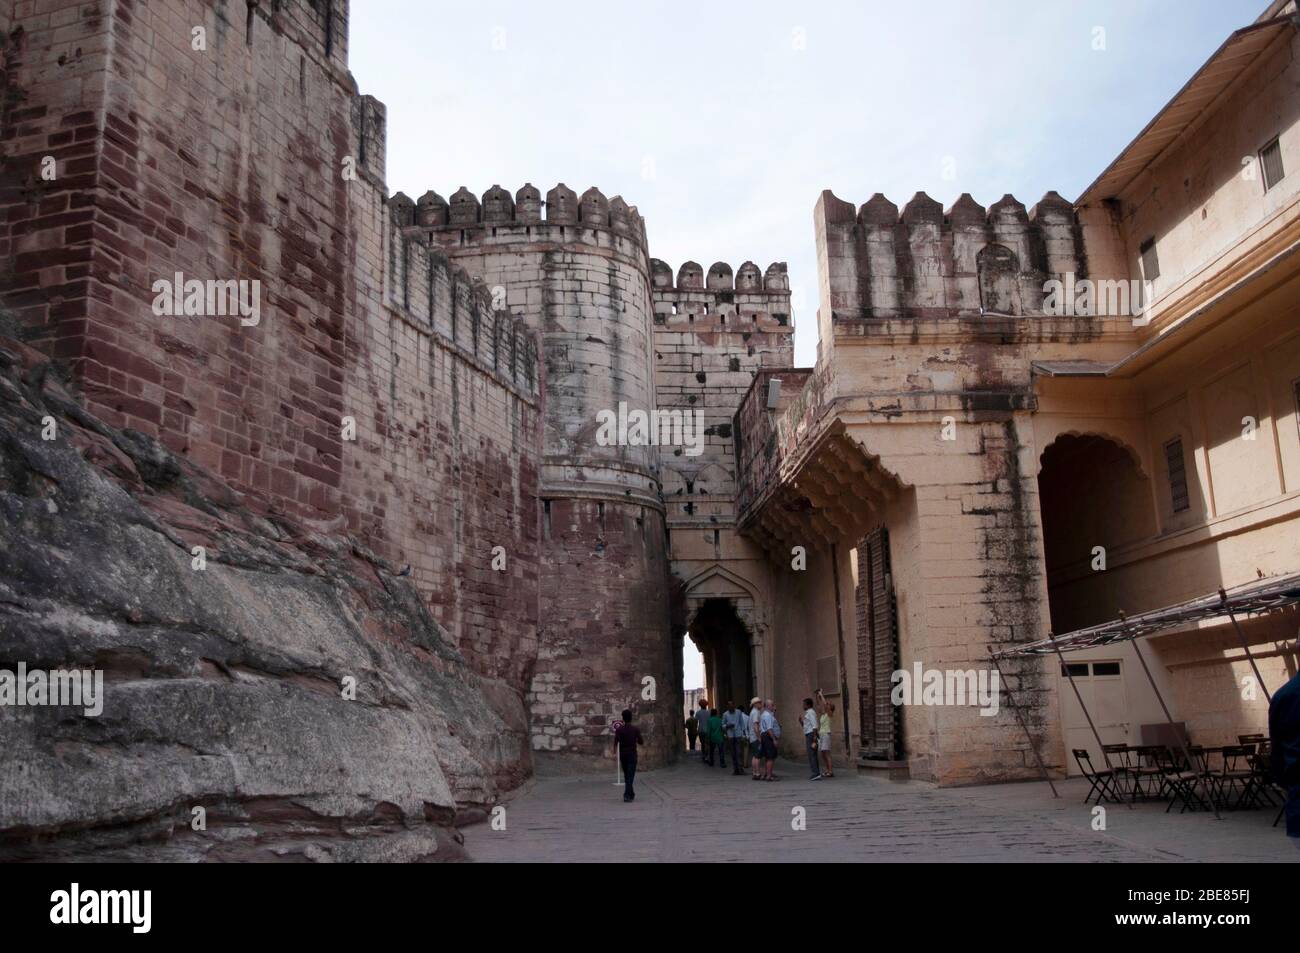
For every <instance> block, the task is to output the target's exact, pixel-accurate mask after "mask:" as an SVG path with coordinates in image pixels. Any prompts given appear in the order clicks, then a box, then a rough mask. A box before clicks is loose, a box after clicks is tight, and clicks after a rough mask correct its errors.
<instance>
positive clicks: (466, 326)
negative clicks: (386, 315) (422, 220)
mask: <svg viewBox="0 0 1300 953" xmlns="http://www.w3.org/2000/svg"><path fill="white" fill-rule="evenodd" d="M410 204H411V203H410V199H408V198H406V196H404V195H402V194H401V193H398V194H397V195H395V196H393V198H392V199H391V200H390V201H389V210H390V215H391V219H392V220H391V224H390V227H389V229H388V239H389V240H388V258H387V262H386V266H387V267H386V271H387V275H388V280H387V281H386V282H385V288H386V292H385V295H386V299H387V304H388V305H389V307H391V308H395V309H397V310H399V311H401V312H402V313H403V314H404V315H405V316H406V318H407V319H408V320H410V321H412V322H413V323H415V324H416V325H418V326H420V327H423V328H425V329H426V330H428V331H429V332H431V333H432V334H434V335H436V336H437V337H439V338H441V339H442V340H443V341H445V342H446V343H447V344H448V345H449V346H450V347H451V348H453V349H454V350H455V351H456V352H457V353H459V354H461V355H463V356H464V357H465V358H467V359H469V360H471V361H473V362H474V363H476V364H478V365H479V366H481V367H483V368H484V369H487V370H490V371H491V372H492V373H493V374H494V375H495V376H496V377H497V378H498V379H499V380H501V381H502V382H503V383H506V384H508V385H509V386H511V387H512V388H513V389H515V390H517V391H519V392H521V393H522V394H524V395H525V396H527V397H529V398H534V397H536V396H537V395H538V393H539V391H540V375H539V372H538V353H537V342H536V338H535V336H534V334H533V332H532V330H531V329H530V328H529V327H528V325H527V323H526V322H525V321H524V320H523V319H522V318H521V317H519V316H517V315H515V314H512V313H511V312H510V311H509V310H508V309H506V308H505V307H504V306H503V305H502V303H501V302H499V301H496V300H494V298H493V294H492V291H491V289H489V288H488V286H487V285H486V284H485V283H484V282H483V281H482V280H481V279H478V278H471V276H470V275H469V273H468V272H466V271H465V269H463V268H461V267H459V266H458V265H456V264H454V263H453V262H452V261H451V260H450V259H449V258H448V256H447V255H446V254H445V253H444V252H443V251H441V250H440V249H438V248H436V247H433V246H430V245H429V244H428V243H427V242H426V241H424V240H423V238H422V237H421V236H420V235H418V234H412V233H410V232H409V231H408V230H407V229H405V228H403V227H402V226H401V225H400V224H398V223H399V221H400V220H401V216H403V215H405V214H407V213H408V212H409V211H410V208H409V207H408V206H409V205H410Z"/></svg>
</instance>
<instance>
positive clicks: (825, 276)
mask: <svg viewBox="0 0 1300 953" xmlns="http://www.w3.org/2000/svg"><path fill="white" fill-rule="evenodd" d="M813 218H814V222H815V226H816V242H817V271H818V282H819V288H820V302H821V309H820V311H819V314H818V322H819V325H820V327H819V331H820V332H821V336H822V340H830V339H831V333H832V330H833V326H834V323H835V322H840V321H854V320H859V319H871V318H894V317H922V318H924V317H954V316H972V315H973V316H979V315H985V314H1005V315H1015V316H1019V315H1035V314H1041V313H1042V307H1043V300H1044V294H1045V293H1044V284H1045V283H1046V282H1047V281H1048V280H1049V279H1058V280H1064V276H1065V275H1066V274H1073V275H1074V277H1075V278H1076V279H1082V278H1086V277H1088V263H1087V257H1086V255H1085V252H1084V245H1083V233H1082V229H1081V226H1080V223H1079V219H1078V216H1077V215H1076V212H1075V209H1074V206H1073V205H1071V204H1070V203H1069V202H1068V201H1066V200H1065V199H1064V198H1062V197H1061V196H1060V195H1059V194H1057V193H1056V192H1048V193H1047V194H1046V195H1044V196H1043V198H1042V199H1040V200H1039V202H1038V203H1037V204H1036V205H1035V206H1034V207H1033V208H1032V209H1030V210H1028V211H1026V209H1025V206H1024V205H1023V204H1022V203H1021V202H1019V201H1018V200H1017V199H1016V198H1015V197H1014V196H1011V195H1004V196H1003V197H1002V198H1001V199H999V200H998V201H996V202H994V203H993V204H992V205H991V206H989V208H988V209H987V210H986V209H985V208H984V207H983V206H981V205H980V204H979V203H978V202H976V201H975V200H974V199H973V198H972V197H971V196H970V195H969V194H965V193H964V194H962V196H961V197H960V198H958V199H957V201H956V202H954V203H953V205H952V207H951V208H949V209H947V210H946V211H945V210H944V208H943V206H941V205H940V204H939V203H938V202H936V201H935V200H934V199H932V198H930V196H928V195H926V194H925V193H924V192H918V193H916V195H914V196H913V197H912V199H911V201H909V202H908V203H907V204H906V205H905V206H903V208H902V210H901V212H900V210H899V208H898V206H897V205H895V204H894V203H893V202H891V201H890V200H889V199H887V198H886V197H885V196H883V195H881V194H879V193H877V194H875V195H873V196H872V197H871V198H870V199H869V200H868V201H867V202H865V203H863V205H862V206H861V207H860V208H857V209H855V208H854V206H853V205H852V204H850V203H848V202H845V201H843V200H841V199H839V198H837V197H836V196H835V195H834V194H833V193H832V192H830V191H829V190H828V191H824V192H823V193H822V194H821V197H820V198H819V199H818V201H817V205H816V208H815V210H814V212H813ZM1111 277H1114V278H1121V277H1122V278H1128V276H1127V275H1123V276H1120V275H1115V276H1111Z"/></svg>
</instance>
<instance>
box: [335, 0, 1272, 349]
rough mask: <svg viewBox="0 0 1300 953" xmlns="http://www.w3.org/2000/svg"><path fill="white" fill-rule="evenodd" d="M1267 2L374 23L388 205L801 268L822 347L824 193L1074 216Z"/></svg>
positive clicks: (505, 6) (843, 5)
mask: <svg viewBox="0 0 1300 953" xmlns="http://www.w3.org/2000/svg"><path fill="white" fill-rule="evenodd" d="M1264 7H1265V0H1252V2H1241V0H1177V2H1173V0H1170V2H1155V0H1148V2H1143V0H1120V2H1110V0H1105V2H1102V0H1099V2H1076V3H1068V4H1067V3H1065V2H1061V0H1031V2H1011V0H966V2H959V3H949V2H942V0H932V2H930V3H925V4H920V3H915V2H894V3H888V4H886V3H878V2H832V0H825V2H816V3H805V4H797V3H788V2H785V3H769V2H762V0H746V2H743V3H741V2H735V3H731V2H720V0H709V2H695V3H678V2H641V3H630V2H623V0H603V2H598V3H587V2H569V0H552V2H548V3H542V2H537V0H502V2H490V0H486V2H485V0H473V2H460V0H436V2H430V0H354V2H353V4H352V13H351V22H350V31H351V35H350V54H349V55H350V68H351V70H352V73H353V75H354V76H355V77H356V80H357V84H358V86H359V87H360V89H361V91H362V92H364V93H369V94H371V95H373V96H376V97H377V98H378V99H380V100H381V101H382V102H384V103H385V104H386V105H387V107H388V156H387V159H388V173H387V174H388V188H389V190H390V192H396V191H399V190H400V191H403V192H405V193H406V194H407V195H409V196H411V197H412V198H417V197H418V196H420V195H421V194H423V193H424V192H425V191H426V190H428V189H433V190H434V191H436V192H438V193H439V194H440V195H442V196H443V197H444V198H449V197H450V196H451V194H452V193H453V192H454V191H456V189H457V188H459V187H460V186H462V185H464V186H467V187H468V188H469V189H470V190H471V191H473V192H474V193H475V194H476V195H479V196H482V194H483V192H484V191H486V190H487V189H488V188H489V187H490V186H492V185H494V184H500V185H502V186H503V187H505V188H507V189H508V190H510V192H511V193H514V192H515V191H516V190H517V189H518V188H519V187H520V186H522V185H523V184H524V183H525V182H532V183H533V184H534V185H535V186H537V187H538V188H539V189H541V191H542V192H543V193H545V192H546V191H547V190H548V189H550V188H551V187H552V186H554V185H555V184H556V183H557V182H564V183H565V184H566V185H568V186H569V187H570V188H572V189H573V190H574V191H575V192H577V193H578V194H581V193H582V192H583V191H584V190H585V189H586V188H587V187H588V186H591V185H595V186H597V187H599V188H600V190H601V191H602V192H604V194H605V195H606V197H610V198H612V197H613V196H614V195H622V196H623V197H624V199H625V200H626V201H627V202H628V203H629V204H631V205H635V206H637V208H638V210H639V211H640V212H641V214H642V215H643V216H644V217H645V220H646V229H647V232H648V234H649V238H650V253H651V254H652V255H653V256H654V257H656V258H661V259H663V260H664V261H666V262H668V264H669V265H670V266H672V268H673V270H674V272H675V271H676V270H677V268H678V267H679V266H680V265H681V264H682V262H684V261H686V260H688V259H690V260H694V261H696V262H699V263H700V264H701V265H702V266H703V267H704V268H706V269H707V268H708V267H709V265H710V264H712V263H713V262H714V261H725V262H728V263H729V264H730V265H731V266H732V268H733V269H734V268H738V267H739V266H740V264H741V263H742V262H744V261H745V260H747V259H750V260H753V261H754V262H756V263H757V264H758V265H759V267H760V268H766V267H767V265H768V264H769V263H770V262H773V261H785V262H788V264H789V269H790V281H791V287H792V290H793V292H794V295H793V298H794V302H793V304H794V312H795V362H796V364H798V365H800V366H808V365H811V364H812V363H813V362H814V360H815V356H816V342H817V322H816V310H817V300H816V299H817V260H816V252H815V249H814V245H813V224H812V211H813V206H814V205H815V204H816V201H817V198H818V196H819V195H820V194H821V192H822V190H823V189H830V190H832V191H833V192H834V193H835V194H836V195H837V196H839V197H840V198H841V199H844V200H845V201H849V202H852V203H854V204H855V205H861V204H862V203H863V202H865V201H867V199H869V198H870V197H871V196H872V194H873V193H875V192H883V193H884V194H885V195H886V196H887V197H888V198H890V199H891V200H892V201H894V202H895V203H896V204H897V205H898V206H899V207H900V208H901V207H902V206H903V204H905V203H906V202H907V201H908V200H909V199H910V198H911V197H912V195H913V194H914V193H916V192H918V191H924V192H926V193H927V194H929V195H930V196H931V197H933V198H935V199H937V200H939V201H940V202H942V203H943V205H944V206H945V207H948V206H949V205H951V203H952V202H953V200H954V199H956V198H957V197H958V196H959V195H960V194H961V193H962V192H970V193H971V194H972V195H973V196H974V197H975V199H976V201H978V202H979V203H980V204H981V205H984V206H986V207H987V206H988V205H990V204H992V203H993V202H995V201H996V200H997V199H999V198H1001V197H1002V196H1003V195H1004V194H1006V193H1008V192H1010V193H1012V194H1013V195H1015V196H1016V197H1017V198H1018V199H1020V201H1022V202H1023V203H1024V204H1025V206H1026V207H1031V206H1032V205H1033V204H1034V203H1035V202H1036V201H1038V199H1039V198H1041V197H1042V195H1043V194H1044V193H1045V192H1046V191H1048V190H1049V189H1055V190H1056V191H1058V192H1060V193H1061V194H1062V195H1063V196H1065V197H1066V198H1067V199H1075V198H1077V197H1078V196H1079V194H1080V193H1081V192H1083V190H1084V189H1085V188H1086V187H1087V186H1088V185H1089V183H1091V182H1092V181H1093V180H1094V179H1095V178H1096V177H1097V176H1098V175H1099V174H1100V173H1101V172H1102V170H1103V169H1105V167H1106V166H1107V165H1108V164H1109V163H1110V161H1111V160H1112V159H1114V158H1115V156H1116V155H1117V154H1118V153H1119V152H1120V150H1121V149H1123V148H1124V146H1126V145H1127V144H1128V143H1129V142H1130V141H1131V140H1132V139H1133V137H1134V136H1135V135H1136V134H1137V133H1138V132H1139V131H1140V130H1141V129H1142V127H1143V126H1145V125H1146V123H1147V122H1148V121H1149V120H1150V119H1151V118H1152V117H1153V116H1154V115H1155V113H1156V112H1157V111H1158V110H1159V109H1160V108H1161V107H1162V106H1164V105H1165V104H1166V103H1167V102H1168V101H1169V100H1170V98H1172V96H1173V95H1174V94H1175V93H1176V92H1177V91H1178V89H1179V88H1180V87H1181V86H1182V85H1183V84H1184V83H1185V82H1186V81H1187V80H1188V79H1189V78H1190V77H1191V75H1192V74H1193V73H1194V72H1195V71H1196V70H1197V69H1198V68H1199V67H1200V66H1201V64H1202V63H1204V62H1205V60H1206V59H1207V58H1208V57H1209V56H1210V54H1212V53H1213V52H1214V50H1215V49H1217V48H1218V46H1219V45H1220V44H1221V43H1222V42H1223V41H1224V40H1225V39H1226V38H1227V36H1228V34H1229V33H1231V32H1232V31H1233V30H1234V29H1238V28H1240V27H1243V26H1246V25H1248V24H1250V23H1251V22H1253V21H1254V20H1255V19H1256V18H1257V17H1258V16H1259V14H1260V13H1261V12H1262V11H1263V9H1264Z"/></svg>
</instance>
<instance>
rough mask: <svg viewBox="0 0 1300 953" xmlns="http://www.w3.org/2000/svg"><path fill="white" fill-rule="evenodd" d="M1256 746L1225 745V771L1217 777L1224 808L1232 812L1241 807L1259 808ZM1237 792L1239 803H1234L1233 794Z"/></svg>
mask: <svg viewBox="0 0 1300 953" xmlns="http://www.w3.org/2000/svg"><path fill="white" fill-rule="evenodd" d="M1255 757H1256V755H1255V746H1254V745H1253V744H1249V745H1224V747H1223V770H1222V772H1221V773H1220V774H1219V775H1218V776H1217V782H1218V785H1219V793H1220V795H1221V796H1222V798H1223V800H1222V803H1223V806H1224V807H1226V808H1229V809H1230V810H1235V809H1237V808H1240V807H1258V806H1259V803H1260V798H1259V793H1258V792H1259V778H1258V774H1257V771H1256V767H1255V763H1254V760H1255ZM1234 788H1235V789H1238V791H1237V801H1236V803H1235V804H1234V803H1232V792H1233V790H1234Z"/></svg>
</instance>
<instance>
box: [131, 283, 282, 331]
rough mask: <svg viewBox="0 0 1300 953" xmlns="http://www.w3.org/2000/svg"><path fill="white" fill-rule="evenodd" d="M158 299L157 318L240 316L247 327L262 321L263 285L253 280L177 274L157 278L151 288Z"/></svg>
mask: <svg viewBox="0 0 1300 953" xmlns="http://www.w3.org/2000/svg"><path fill="white" fill-rule="evenodd" d="M150 288H151V290H152V291H153V293H154V294H155V295H156V296H157V297H155V298H154V299H153V313H154V314H155V315H157V316H158V317H177V318H179V317H187V318H217V317H225V316H226V315H228V314H230V315H234V314H237V315H239V323H240V324H242V325H243V326H244V327H246V328H251V327H256V326H257V324H258V323H259V322H260V321H261V320H262V282H260V281H258V280H257V279H256V278H254V279H252V280H251V281H249V280H247V279H244V278H239V279H235V278H227V279H215V278H209V279H206V280H203V279H199V278H186V277H185V275H184V274H183V273H182V272H179V271H178V272H176V274H175V275H174V276H173V277H172V278H159V279H158V280H157V281H155V282H154V283H153V284H152V285H151V286H150Z"/></svg>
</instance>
